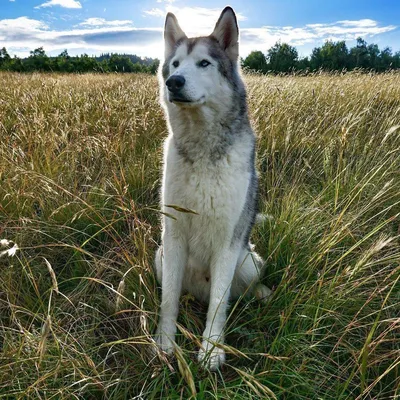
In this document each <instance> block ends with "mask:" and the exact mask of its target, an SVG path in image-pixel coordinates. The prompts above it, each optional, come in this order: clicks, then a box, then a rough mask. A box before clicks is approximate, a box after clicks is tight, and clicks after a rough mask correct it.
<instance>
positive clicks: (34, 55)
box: [0, 38, 400, 74]
mask: <svg viewBox="0 0 400 400" xmlns="http://www.w3.org/2000/svg"><path fill="white" fill-rule="evenodd" d="M241 64H242V67H243V68H245V69H248V70H252V71H258V72H262V73H267V72H276V73H280V72H294V71H316V70H321V69H322V70H326V71H342V70H354V69H360V68H361V69H364V70H374V71H377V72H383V71H388V70H390V69H400V51H398V52H396V53H393V52H392V50H391V49H390V48H389V47H385V48H384V49H383V50H381V49H379V47H378V45H376V44H373V43H372V44H368V43H367V42H366V41H365V40H364V39H362V38H358V39H357V43H356V45H355V46H354V47H352V48H350V49H349V48H348V47H347V45H346V42H345V41H338V42H334V41H329V40H328V41H326V42H325V43H324V44H323V45H322V46H321V47H316V48H314V49H313V51H312V53H311V56H310V57H304V58H300V57H299V54H298V52H297V50H296V48H295V47H293V46H291V45H289V44H287V43H281V42H278V43H276V44H275V45H274V46H272V47H271V48H270V49H269V50H268V51H267V53H266V54H264V53H263V52H262V51H252V52H251V53H250V54H249V55H248V56H247V57H246V58H244V59H241ZM158 65H159V60H158V59H152V58H144V59H143V58H141V57H138V56H136V55H130V54H109V53H107V54H102V55H101V56H99V57H91V56H88V55H87V54H83V55H81V56H70V55H69V54H68V52H67V50H64V51H63V52H62V53H61V54H59V55H58V56H56V57H51V56H48V55H47V54H46V52H45V51H44V49H43V47H39V48H37V49H35V50H33V51H31V52H30V55H29V57H26V58H19V57H17V56H14V57H11V56H10V55H9V53H8V52H7V49H6V48H5V47H3V48H2V49H0V71H1V70H3V71H15V72H34V71H40V72H46V71H47V72H77V73H83V72H94V71H95V72H122V73H124V72H127V73H128V72H143V73H149V74H155V73H156V72H157V69H158Z"/></svg>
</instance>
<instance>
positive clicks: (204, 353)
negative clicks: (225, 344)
mask: <svg viewBox="0 0 400 400" xmlns="http://www.w3.org/2000/svg"><path fill="white" fill-rule="evenodd" d="M198 360H199V362H200V363H202V364H203V366H204V368H206V369H209V370H210V371H217V370H218V369H219V368H221V367H222V365H223V364H224V363H225V350H223V349H220V348H219V347H215V346H213V345H211V343H209V342H208V341H206V340H204V341H203V344H202V346H201V348H200V350H199V356H198Z"/></svg>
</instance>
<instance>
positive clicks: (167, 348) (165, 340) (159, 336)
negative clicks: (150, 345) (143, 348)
mask: <svg viewBox="0 0 400 400" xmlns="http://www.w3.org/2000/svg"><path fill="white" fill-rule="evenodd" d="M154 341H155V342H156V345H157V347H158V348H159V349H160V350H162V351H163V352H164V353H166V354H168V355H171V354H172V353H173V352H174V348H175V344H174V342H173V340H171V338H170V336H168V335H167V334H165V333H164V332H161V331H160V330H157V333H156V336H155V337H154Z"/></svg>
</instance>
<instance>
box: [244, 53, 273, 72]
mask: <svg viewBox="0 0 400 400" xmlns="http://www.w3.org/2000/svg"><path fill="white" fill-rule="evenodd" d="M242 67H243V68H248V69H251V70H253V71H261V72H265V71H266V70H267V60H266V58H265V55H264V53H263V52H262V51H252V52H251V53H250V54H249V55H248V56H247V57H246V58H245V59H244V60H243V62H242Z"/></svg>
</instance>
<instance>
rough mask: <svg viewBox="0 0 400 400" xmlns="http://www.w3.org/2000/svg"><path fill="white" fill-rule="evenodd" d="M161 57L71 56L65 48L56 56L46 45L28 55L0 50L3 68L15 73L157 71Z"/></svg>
mask: <svg viewBox="0 0 400 400" xmlns="http://www.w3.org/2000/svg"><path fill="white" fill-rule="evenodd" d="M158 65H159V60H157V59H152V58H144V59H143V58H141V57H138V56H136V55H131V54H122V55H121V54H109V53H108V54H102V55H101V56H99V57H91V56H88V55H87V54H83V55H81V56H74V57H73V56H70V55H69V54H68V51H67V50H64V51H63V52H62V53H61V54H60V55H58V56H56V57H50V56H48V55H47V54H46V52H45V51H44V49H43V47H39V48H37V49H35V50H33V51H31V52H30V55H29V57H26V58H19V57H17V56H14V57H11V56H10V55H9V53H8V52H7V49H6V48H5V47H3V48H2V49H0V71H15V72H34V71H39V72H76V73H82V72H143V73H149V74H155V73H156V72H157V69H158Z"/></svg>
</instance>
